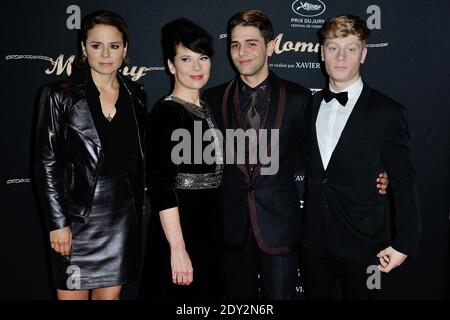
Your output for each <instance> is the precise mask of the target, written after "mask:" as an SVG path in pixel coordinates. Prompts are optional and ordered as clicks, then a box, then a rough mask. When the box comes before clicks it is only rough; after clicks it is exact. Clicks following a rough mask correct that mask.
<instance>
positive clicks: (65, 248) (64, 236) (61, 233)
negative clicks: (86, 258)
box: [50, 227, 72, 256]
mask: <svg viewBox="0 0 450 320" xmlns="http://www.w3.org/2000/svg"><path fill="white" fill-rule="evenodd" d="M50 245H51V246H52V249H53V250H55V251H56V252H58V253H59V254H61V255H62V256H68V255H69V254H70V249H71V247H72V231H71V230H70V227H65V228H62V229H57V230H53V231H50Z"/></svg>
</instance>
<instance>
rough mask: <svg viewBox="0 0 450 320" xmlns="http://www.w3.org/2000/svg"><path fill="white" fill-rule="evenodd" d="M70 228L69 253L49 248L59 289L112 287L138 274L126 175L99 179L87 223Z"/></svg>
mask: <svg viewBox="0 0 450 320" xmlns="http://www.w3.org/2000/svg"><path fill="white" fill-rule="evenodd" d="M71 229H72V248H71V253H70V256H67V257H62V256H61V255H59V254H58V253H56V252H55V251H53V250H51V251H52V254H51V260H52V266H53V278H54V282H55V285H56V287H57V288H58V289H63V290H83V289H94V288H103V287H112V286H117V285H123V284H125V283H127V282H129V281H131V280H133V279H135V278H136V277H137V273H138V266H139V251H140V248H139V247H140V241H139V234H140V228H139V225H138V219H137V216H136V211H135V208H134V205H133V201H132V196H131V190H130V188H129V184H128V181H127V177H126V175H125V174H123V175H121V176H118V177H99V178H98V180H97V185H96V188H95V194H94V198H93V203H92V209H91V212H90V215H89V220H88V222H87V223H86V224H80V223H72V225H71Z"/></svg>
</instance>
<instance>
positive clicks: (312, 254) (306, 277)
mask: <svg viewBox="0 0 450 320" xmlns="http://www.w3.org/2000/svg"><path fill="white" fill-rule="evenodd" d="M377 265H378V258H377V257H376V256H375V257H373V258H370V259H349V258H342V257H338V256H336V255H334V254H333V253H331V252H328V253H327V254H325V255H324V254H322V252H321V253H320V254H318V252H317V251H315V250H314V249H311V248H306V247H303V248H302V249H301V263H300V266H301V267H300V274H301V277H302V280H303V283H304V288H305V298H306V299H307V300H336V299H344V300H375V299H377V297H379V295H380V290H381V287H382V285H381V284H382V282H381V274H382V272H381V271H378V269H376V266H377ZM377 277H378V278H377Z"/></svg>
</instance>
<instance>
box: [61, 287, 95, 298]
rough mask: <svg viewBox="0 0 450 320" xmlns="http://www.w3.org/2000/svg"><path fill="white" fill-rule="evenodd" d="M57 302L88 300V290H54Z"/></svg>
mask: <svg viewBox="0 0 450 320" xmlns="http://www.w3.org/2000/svg"><path fill="white" fill-rule="evenodd" d="M56 295H57V297H58V300H88V299H89V290H60V289H57V290H56Z"/></svg>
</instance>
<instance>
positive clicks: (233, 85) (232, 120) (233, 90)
mask: <svg viewBox="0 0 450 320" xmlns="http://www.w3.org/2000/svg"><path fill="white" fill-rule="evenodd" d="M238 83H239V82H238V79H237V78H235V79H234V80H233V81H231V82H230V83H229V84H228V86H227V88H226V90H225V93H224V95H223V99H222V121H223V128H224V132H223V134H224V135H225V137H226V130H227V129H237V128H239V121H238V119H237V115H236V112H235V106H236V104H237V105H238V106H239V96H238V95H237V89H238V88H237V86H238ZM225 143H226V145H225V152H226V153H228V151H229V150H233V151H234V160H233V161H234V164H235V165H236V166H237V167H238V169H239V170H240V171H241V172H242V173H243V174H244V176H245V178H246V180H247V181H250V174H249V172H248V169H247V166H246V165H245V164H239V163H238V162H237V148H236V146H235V143H234V140H233V141H229V140H228V139H225Z"/></svg>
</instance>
